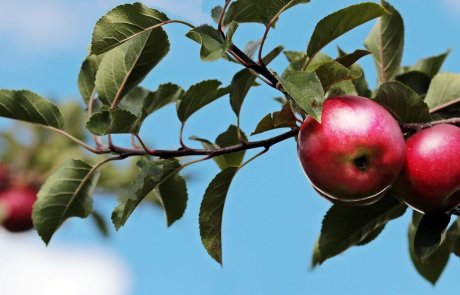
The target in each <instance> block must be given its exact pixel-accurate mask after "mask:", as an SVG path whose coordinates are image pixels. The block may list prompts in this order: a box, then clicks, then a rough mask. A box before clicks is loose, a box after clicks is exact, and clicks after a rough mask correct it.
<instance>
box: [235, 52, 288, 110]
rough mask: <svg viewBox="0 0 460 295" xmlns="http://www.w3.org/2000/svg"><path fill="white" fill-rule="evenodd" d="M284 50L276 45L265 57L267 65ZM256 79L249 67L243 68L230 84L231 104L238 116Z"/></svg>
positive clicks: (264, 60)
mask: <svg viewBox="0 0 460 295" xmlns="http://www.w3.org/2000/svg"><path fill="white" fill-rule="evenodd" d="M282 51H283V47H282V46H278V47H276V48H275V49H273V50H272V51H270V52H269V53H268V54H267V55H266V56H265V57H264V58H263V62H264V63H265V64H266V65H268V64H270V63H271V62H272V61H273V60H274V59H275V58H276V57H277V56H278V55H279V54H280V53H281V52H282ZM256 79H257V75H256V74H254V73H253V72H252V71H251V70H249V69H243V70H241V71H239V72H238V73H236V74H235V76H233V79H232V83H231V85H230V87H231V88H230V104H231V106H232V110H233V112H234V113H235V114H236V116H237V117H239V116H240V111H241V107H242V106H243V101H244V99H245V97H246V96H247V95H248V92H249V90H250V89H251V87H252V86H254V83H255V81H256Z"/></svg>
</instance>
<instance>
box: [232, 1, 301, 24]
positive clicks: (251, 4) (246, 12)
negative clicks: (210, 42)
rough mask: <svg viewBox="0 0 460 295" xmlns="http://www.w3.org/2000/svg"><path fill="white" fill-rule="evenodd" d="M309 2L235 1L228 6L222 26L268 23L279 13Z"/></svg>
mask: <svg viewBox="0 0 460 295" xmlns="http://www.w3.org/2000/svg"><path fill="white" fill-rule="evenodd" d="M308 2H310V0H236V1H233V2H232V4H231V5H230V6H229V8H228V10H227V13H226V15H225V18H224V24H225V25H227V24H229V23H231V22H232V21H235V22H237V23H249V22H250V23H252V22H255V23H262V24H264V25H268V23H269V22H270V21H271V20H272V19H273V18H274V17H275V16H276V15H277V14H278V13H279V12H280V11H281V10H283V11H284V10H286V9H288V8H291V7H293V6H295V5H298V4H302V3H308Z"/></svg>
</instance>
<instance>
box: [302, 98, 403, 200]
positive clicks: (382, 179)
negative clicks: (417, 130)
mask: <svg viewBox="0 0 460 295" xmlns="http://www.w3.org/2000/svg"><path fill="white" fill-rule="evenodd" d="M298 155H299V159H300V163H301V164H302V167H303V169H304V170H305V173H306V175H307V177H308V178H309V180H310V182H311V183H312V185H313V186H314V188H315V189H316V190H317V191H319V192H320V193H321V195H322V196H326V198H327V199H328V200H330V201H332V202H334V203H341V204H350V205H363V204H369V203H372V202H375V201H377V200H379V199H380V198H381V197H382V196H383V195H384V192H385V191H386V190H387V189H388V188H389V187H390V185H391V184H392V183H393V182H394V180H395V179H396V178H397V177H398V175H399V172H400V171H401V167H402V165H403V163H404V157H405V143H404V137H403V134H402V132H401V129H400V128H399V125H398V123H397V122H396V121H395V119H393V117H392V116H391V114H390V113H389V112H388V111H387V110H386V109H385V108H384V107H382V106H381V105H379V104H378V103H376V102H374V101H372V100H370V99H368V98H364V97H359V96H338V97H332V98H328V99H327V100H326V101H325V102H324V105H323V112H322V119H321V124H320V123H318V122H317V121H315V120H314V119H313V118H311V117H307V118H306V119H305V121H304V122H303V124H302V126H301V128H300V132H299V138H298Z"/></svg>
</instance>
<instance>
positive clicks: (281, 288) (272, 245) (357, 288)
mask: <svg viewBox="0 0 460 295" xmlns="http://www.w3.org/2000/svg"><path fill="white" fill-rule="evenodd" d="M221 2H223V1H210V0H201V1H199V0H198V1H196V0H150V1H147V2H145V3H148V4H149V5H150V6H152V7H157V8H162V9H164V10H166V11H167V12H168V14H170V15H171V16H176V17H178V18H186V19H189V20H191V21H192V22H194V23H196V24H200V23H203V22H205V21H207V20H208V17H207V12H208V11H210V9H211V8H212V7H213V6H214V5H217V4H220V3H221ZM359 2H360V1H350V0H329V1H320V0H313V1H312V2H311V3H310V4H308V5H304V6H302V7H300V8H298V9H292V10H290V11H288V12H287V13H285V14H284V15H283V16H282V18H281V19H280V22H279V24H278V26H277V28H276V30H274V31H272V32H271V33H270V35H269V40H268V42H267V44H266V47H265V48H266V50H268V49H269V48H270V47H273V46H276V45H280V44H283V45H285V47H286V48H287V49H290V50H303V49H304V48H306V45H307V41H308V38H309V36H310V35H311V32H312V30H313V27H314V25H315V24H316V22H317V21H318V20H319V19H321V18H322V17H324V16H326V15H327V14H329V13H331V12H333V11H335V10H338V9H340V8H342V7H345V6H347V5H350V4H354V3H359ZM38 3H39V2H38V1H33V0H21V1H18V0H2V4H1V6H0V40H1V42H0V64H1V66H0V88H9V89H17V88H27V89H30V90H33V91H35V92H38V93H40V94H42V95H53V96H57V97H60V99H62V100H64V99H73V100H78V99H79V96H78V89H77V84H76V79H77V75H78V71H79V67H80V64H81V61H82V60H83V58H84V57H85V55H86V54H87V47H88V44H89V42H90V37H91V32H92V27H93V25H94V23H95V22H96V20H97V19H98V18H99V17H100V16H102V15H103V14H104V13H105V12H106V11H108V10H110V9H111V8H113V7H114V6H115V5H117V4H119V3H122V2H121V1H109V0H102V1H101V0H99V1H94V0H81V1H78V2H77V1H70V0H65V1H64V0H43V1H40V4H38ZM391 3H392V4H393V5H394V6H395V7H396V8H397V9H398V10H399V11H400V12H401V14H402V15H403V17H404V20H405V25H406V46H405V53H404V57H403V63H404V64H412V63H414V62H415V61H416V60H418V59H419V58H423V57H426V56H431V55H436V54H440V53H442V52H444V51H445V50H447V49H448V48H452V52H451V55H450V56H449V58H448V60H447V61H446V63H445V65H444V67H443V70H444V71H450V72H459V70H458V69H459V68H460V2H458V1H456V0H424V1H423V2H422V1H420V0H404V1H400V0H398V1H396V0H394V1H391ZM371 26H372V23H370V24H367V25H364V26H362V27H360V28H359V29H357V30H355V31H353V32H351V33H350V34H347V35H346V36H344V37H341V38H340V39H338V40H337V41H336V42H334V44H333V45H331V46H329V47H327V48H326V52H327V53H330V54H335V51H336V47H335V45H340V46H341V47H342V48H344V49H345V50H346V51H351V50H354V49H358V48H363V46H362V43H363V40H364V38H365V37H366V36H367V33H368V32H369V30H370V28H371ZM166 30H167V32H168V33H169V34H170V41H171V44H172V49H171V52H170V53H169V55H168V57H167V58H166V59H165V60H164V61H163V62H162V63H161V64H160V65H159V66H158V67H157V68H156V69H155V71H154V72H153V73H152V74H151V75H150V76H149V77H148V78H147V79H146V80H145V81H144V83H143V85H144V86H146V87H150V88H155V87H156V86H157V85H158V84H160V83H163V82H169V81H171V82H175V83H178V84H181V85H183V86H184V87H188V86H189V85H191V84H194V83H196V82H198V81H201V80H204V79H209V78H217V79H220V80H221V81H223V82H224V83H228V82H230V80H231V78H232V76H233V74H234V73H235V72H236V71H237V70H238V69H239V68H238V66H236V65H233V64H229V63H226V62H223V61H219V62H215V63H202V62H200V61H199V57H198V47H197V46H196V45H195V44H194V43H193V42H192V41H190V40H188V39H187V38H185V37H184V33H185V32H186V31H187V29H186V28H183V27H180V26H179V25H171V26H169V27H167V29H166ZM261 33H262V28H261V27H260V26H257V25H243V26H241V27H240V29H239V32H238V33H237V36H236V43H237V44H241V46H244V44H245V42H246V41H248V40H252V39H257V38H259V37H260V35H261ZM361 64H362V65H363V67H364V68H365V70H366V76H367V77H368V79H369V80H370V82H371V85H374V84H375V82H374V80H375V74H374V72H373V65H372V62H371V59H370V57H367V58H364V59H363V62H362V63H361ZM285 65H286V61H285V60H284V58H283V57H280V58H279V59H278V60H277V61H276V62H274V63H273V64H272V65H271V66H272V67H273V68H274V69H275V70H277V71H282V69H283V67H284V66H285ZM276 95H277V93H276V92H274V91H273V90H272V89H268V87H258V89H254V90H252V91H251V93H250V97H249V98H248V100H247V101H246V103H245V105H244V107H243V111H242V127H243V129H244V130H245V131H246V132H247V133H250V131H251V130H252V129H253V128H254V126H255V125H256V124H257V122H258V120H259V119H260V118H261V117H263V116H264V115H265V114H267V113H268V112H272V111H275V110H276V108H277V107H278V105H277V104H276V103H275V102H273V101H272V99H271V98H272V97H274V96H276ZM1 122H2V124H4V123H3V122H4V121H1ZM210 122H212V124H209V123H210ZM234 122H235V118H234V115H233V114H232V112H231V110H230V108H229V104H228V100H227V99H222V100H220V101H218V102H216V103H214V104H213V105H211V106H209V107H207V108H206V109H203V110H201V111H200V112H199V113H197V116H196V117H194V118H192V119H191V120H190V122H189V123H188V125H187V127H186V130H185V133H186V135H187V136H190V135H199V136H200V137H207V138H210V139H212V138H215V136H216V135H217V134H219V133H220V132H222V131H224V130H225V129H226V128H227V126H228V125H229V124H232V123H234ZM178 126H179V124H178V120H177V117H176V115H175V113H174V108H173V107H170V108H166V109H164V110H162V111H160V112H159V113H158V114H156V115H155V116H153V117H152V118H150V119H149V120H148V126H146V127H144V129H143V131H142V136H143V137H144V138H145V140H146V141H147V142H148V143H149V144H150V145H152V146H156V147H158V146H161V147H164V148H174V147H176V146H177V131H178ZM275 133H276V132H275ZM275 133H270V134H272V135H273V134H275ZM270 134H267V135H262V136H258V137H255V138H254V139H260V138H263V137H265V136H269V135H270ZM187 172H188V173H193V174H194V175H195V176H194V178H193V181H192V182H191V183H190V185H189V204H188V208H187V211H186V214H185V216H184V217H183V218H182V219H181V220H180V221H178V222H177V223H176V224H175V225H174V226H172V227H171V228H170V229H166V227H165V222H164V217H163V215H162V212H161V211H160V210H158V209H155V208H151V207H142V208H139V210H137V211H136V212H135V214H134V215H133V217H132V218H131V219H130V220H129V222H128V223H127V224H126V226H125V227H124V228H122V229H121V230H120V232H118V233H114V234H113V235H112V236H111V238H110V239H108V240H105V239H103V238H101V237H100V236H99V235H98V234H97V232H96V230H95V229H94V227H93V225H92V223H91V222H89V221H88V220H78V219H74V220H71V221H69V222H68V223H66V224H65V225H64V226H63V228H62V229H61V230H60V231H59V232H58V234H57V235H56V237H55V240H54V241H52V243H51V245H50V246H49V248H48V249H46V250H44V246H42V245H41V244H40V242H39V241H38V238H37V237H36V236H35V235H34V234H29V235H27V241H28V242H29V243H30V244H31V245H34V246H33V247H34V249H36V250H37V251H39V252H40V253H42V255H46V254H43V253H44V252H46V251H48V252H51V253H55V252H57V251H61V250H60V249H67V248H66V247H72V248H79V249H85V250H84V251H90V252H91V250H94V251H96V253H98V252H97V251H101V249H102V250H103V251H105V252H106V253H110V255H109V256H110V257H111V258H110V259H108V260H107V261H112V262H113V261H117V263H118V264H117V265H118V268H119V269H122V271H121V272H118V273H116V274H110V275H109V274H107V276H108V277H111V278H112V282H113V284H115V285H116V284H121V283H120V282H122V286H123V287H120V290H122V291H120V290H119V293H120V295H124V294H126V295H127V294H134V295H144V294H155V293H158V294H202V295H206V294H307V293H311V294H336V293H338V292H341V293H345V294H348V293H353V294H370V293H372V294H447V293H448V292H451V293H454V292H457V290H458V286H457V279H458V273H459V271H460V267H459V263H458V258H457V257H451V260H450V262H449V265H448V267H447V268H446V270H445V272H444V274H443V276H442V278H441V279H440V281H439V282H438V284H437V286H436V287H434V288H433V287H432V286H431V285H429V283H427V282H426V281H424V280H423V279H422V278H421V277H419V275H418V274H417V273H416V271H415V269H414V268H413V266H412V265H411V262H410V258H409V256H408V253H407V247H408V246H407V238H406V237H407V226H408V220H409V217H410V215H409V214H406V215H405V216H404V217H403V218H401V219H399V220H397V221H395V222H393V223H391V224H389V225H388V226H387V228H386V230H385V231H384V233H383V234H382V235H381V236H379V237H378V239H377V240H375V241H374V242H373V243H371V244H370V245H368V246H366V247H359V248H353V249H351V250H350V251H348V252H346V253H345V254H344V255H341V256H339V257H336V258H334V259H332V260H330V261H327V262H326V263H325V264H324V265H322V266H321V267H319V268H317V269H315V270H314V271H311V270H310V269H309V263H310V257H311V252H312V247H313V244H314V241H315V239H316V237H317V235H318V233H319V230H320V227H321V220H322V217H323V215H324V213H325V212H326V210H327V209H328V208H329V206H330V205H329V203H327V202H326V201H325V200H323V199H321V198H319V197H318V196H317V195H316V194H315V193H314V192H313V191H312V189H311V188H310V186H309V184H308V182H307V180H306V178H305V176H304V175H303V172H302V170H301V168H300V165H299V163H298V160H297V155H296V147H295V144H294V142H293V141H286V142H283V143H281V144H279V145H277V146H275V147H273V148H272V150H270V152H269V153H267V154H266V155H264V156H263V157H261V158H259V159H257V160H256V161H254V162H253V163H252V164H251V165H248V166H246V167H245V168H244V169H243V170H242V171H241V172H240V173H239V174H238V175H237V177H236V178H235V181H234V182H233V185H232V187H231V189H230V193H229V197H228V201H227V203H226V207H225V214H224V224H223V260H224V265H225V267H224V268H223V269H222V268H221V267H220V266H219V265H218V264H217V263H215V262H214V261H213V260H212V259H211V258H210V257H209V256H208V255H207V253H206V251H205V250H204V249H203V247H202V245H201V242H200V238H199V229H198V221H197V220H198V209H199V205H200V201H201V197H202V195H203V193H204V190H205V188H206V186H207V184H208V182H209V181H210V180H211V179H212V177H213V176H214V175H215V174H216V173H217V172H218V170H217V167H215V165H214V164H213V163H211V162H209V163H202V164H199V165H197V166H196V167H192V168H190V169H188V170H187ZM114 205H115V200H114V198H107V197H103V196H96V198H95V206H96V207H98V208H100V209H101V210H102V211H103V212H104V214H105V216H106V217H107V219H108V218H109V216H110V210H111V208H112V207H113V206H114ZM7 238H8V236H6V234H5V238H3V239H7ZM11 239H12V240H15V241H16V239H17V237H11ZM3 243H5V242H3ZM0 245H1V243H0ZM82 251H83V250H82ZM85 253H86V252H85ZM0 259H1V257H0ZM44 261H45V262H43V263H48V262H47V260H44ZM31 263H32V262H31ZM13 264H14V263H13ZM24 265H26V267H29V266H28V265H27V263H24ZM91 265H92V264H91V263H90V262H88V269H89V268H91V267H92V266H91ZM105 265H107V263H106V264H105ZM109 265H111V264H109ZM120 265H121V266H120ZM30 267H34V266H32V264H31V265H30ZM35 267H36V266H35ZM67 268H68V266H64V265H63V266H62V271H61V272H63V273H65V272H66V271H67ZM109 268H110V267H109ZM0 273H1V272H0ZM55 273H56V274H57V273H59V271H55ZM102 273H103V274H105V273H104V272H102ZM37 275H38V272H37ZM99 275H101V276H102V277H104V276H105V275H102V274H99ZM57 278H59V276H57ZM1 280H2V279H1V278H0V282H1ZM63 280H64V278H63ZM37 283H38V282H37ZM93 284H95V285H94V286H97V283H93ZM0 285H1V284H0ZM124 290H130V291H124ZM93 291H94V290H93ZM109 292H110V291H109ZM82 294H85V295H86V294H93V293H82ZM95 294H97V293H95ZM102 294H103V293H102V292H101V293H99V295H102ZM107 294H110V293H107ZM112 294H114V293H112Z"/></svg>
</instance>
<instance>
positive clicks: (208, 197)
mask: <svg viewBox="0 0 460 295" xmlns="http://www.w3.org/2000/svg"><path fill="white" fill-rule="evenodd" d="M237 171H238V167H228V168H226V169H225V170H222V171H221V172H220V173H219V174H217V176H216V177H215V178H214V179H213V180H212V181H211V183H210V184H209V186H208V188H207V189H206V192H205V194H204V197H203V201H202V202H201V207H200V235H201V242H202V243H203V246H204V247H205V249H206V250H207V251H208V253H209V255H210V256H211V257H212V258H213V259H214V260H216V261H217V262H218V263H220V264H221V265H222V216H223V213H224V205H225V200H226V198H227V194H228V190H229V189H230V184H231V183H232V181H233V178H234V177H235V175H236V172H237Z"/></svg>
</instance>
